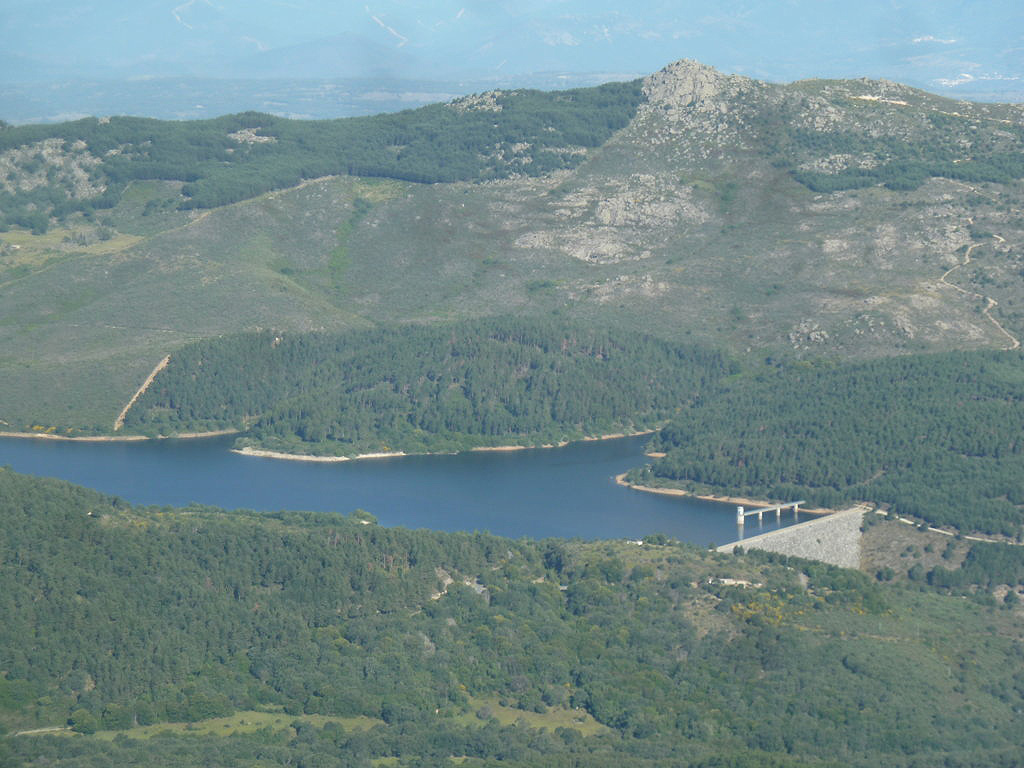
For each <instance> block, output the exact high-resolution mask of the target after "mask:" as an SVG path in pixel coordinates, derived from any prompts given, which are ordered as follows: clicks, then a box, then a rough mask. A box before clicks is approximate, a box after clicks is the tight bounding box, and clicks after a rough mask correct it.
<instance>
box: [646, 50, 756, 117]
mask: <svg viewBox="0 0 1024 768" xmlns="http://www.w3.org/2000/svg"><path fill="white" fill-rule="evenodd" d="M756 87H757V83H756V81H754V80H751V79H750V78H749V77H743V76H741V75H726V74H723V73H721V72H719V71H718V70H717V69H715V68H714V67H709V66H708V65H706V64H701V63H700V62H699V61H694V60H693V59H682V60H680V61H677V62H674V63H672V64H669V65H668V66H667V67H665V68H664V69H662V70H661V71H659V72H655V73H654V74H653V75H650V76H649V77H647V78H646V79H645V80H644V85H643V88H644V95H645V96H646V97H647V103H648V104H649V105H650V106H651V107H653V108H660V109H661V110H663V111H665V112H668V113H672V112H675V111H680V110H687V111H691V110H697V111H700V112H718V111H721V109H722V102H723V101H724V100H726V99H728V98H731V97H733V96H736V95H738V94H739V93H742V92H744V91H749V90H753V89H754V88H756Z"/></svg>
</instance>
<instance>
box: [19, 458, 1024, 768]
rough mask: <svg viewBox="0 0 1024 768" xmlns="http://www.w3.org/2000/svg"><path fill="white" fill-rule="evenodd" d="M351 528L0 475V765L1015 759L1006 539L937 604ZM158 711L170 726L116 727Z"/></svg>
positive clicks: (685, 553) (679, 561)
mask: <svg viewBox="0 0 1024 768" xmlns="http://www.w3.org/2000/svg"><path fill="white" fill-rule="evenodd" d="M361 519H362V518H361V516H359V515H353V516H352V517H347V518H346V517H341V516H338V515H333V514H302V513H280V514H271V515H259V514H254V513H247V512H225V511H223V510H214V509H207V508H198V507H191V508H187V509H180V510H176V509H170V508H132V507H129V506H128V505H126V504H124V503H122V502H119V501H117V500H116V499H112V498H110V497H105V496H102V495H100V494H97V493H94V492H91V491H87V490H84V489H81V488H75V487H72V486H69V485H67V484H63V483H58V482H55V481H47V480H40V479H34V478H29V477H26V476H21V475H17V474H15V473H13V472H12V471H10V470H0V523H2V525H0V579H2V583H3V584H4V589H3V590H2V591H0V669H2V670H3V675H2V677H0V728H2V729H6V731H7V736H6V737H0V750H4V751H6V755H7V758H6V759H7V763H8V764H11V765H19V766H20V765H36V766H43V765H47V766H51V767H52V766H92V765H97V766H98V765H110V764H122V765H168V764H174V765H178V766H182V767H183V768H185V767H187V766H192V765H208V764H209V763H210V761H211V760H213V761H215V762H216V763H217V764H218V765H254V764H285V763H292V764H304V765H323V766H368V765H371V764H374V765H377V764H380V762H379V761H380V759H381V758H391V760H393V761H397V762H396V763H395V764H398V765H410V766H411V765H422V764H433V765H437V764H441V765H443V764H447V762H448V759H449V758H452V757H455V758H459V759H462V758H468V759H469V760H468V763H469V764H470V765H479V766H483V765H497V764H501V765H505V766H542V765H543V766H552V765H555V766H559V765H564V766H569V765H575V764H586V765H594V766H600V765H618V766H622V765H626V766H645V767H647V766H650V767H651V768H653V767H654V766H663V765H669V764H671V765H682V766H694V767H696V766H705V767H706V768H710V767H711V766H723V765H728V766H764V765H769V766H779V767H780V768H781V767H783V766H785V767H795V766H825V765H828V766H839V765H853V766H877V765H889V766H897V767H899V766H919V767H920V768H924V766H933V765H936V764H942V763H943V762H944V761H945V762H949V763H950V764H953V765H958V766H979V767H980V766H985V767H986V768H988V767H989V766H1010V765H1013V764H1014V762H1015V761H1016V760H1017V759H1018V758H1019V756H1020V754H1021V749H1022V741H1021V737H1020V735H1019V733H1018V732H1017V729H1016V728H1015V723H1016V719H1017V714H1016V713H1017V711H1018V710H1019V709H1020V707H1021V706H1024V701H1022V690H1024V680H1021V679H1020V677H1021V676H1020V674H1019V673H1018V672H1015V671H1014V670H1017V669H1018V668H1019V667H1020V654H1021V647H1022V646H1021V641H1020V640H1021V637H1022V634H1021V633H1022V617H1021V615H1020V613H1019V609H1018V608H1012V609H1011V608H1009V607H1007V608H1005V609H1004V610H996V609H994V608H992V607H988V606H991V605H993V603H992V598H991V595H990V592H989V590H991V589H993V587H991V586H990V585H989V581H991V580H993V579H995V580H996V581H999V580H1000V579H1001V578H1002V579H1007V580H1008V581H1010V583H1013V582H1014V581H1015V580H1018V579H1019V578H1020V568H1019V566H1017V568H1016V570H1012V569H1011V570H1012V574H1011V573H1009V572H1008V571H1007V567H1006V562H1007V561H1005V558H1004V565H1002V566H998V567H996V566H993V567H986V566H983V565H982V566H978V565H972V566H971V568H972V570H970V571H967V572H966V579H965V580H964V581H963V584H962V588H963V589H965V590H966V592H965V593H966V594H968V595H973V596H974V597H975V598H977V599H972V600H962V599H960V598H958V597H944V596H942V595H939V594H936V593H935V592H929V591H921V592H919V591H916V590H915V589H906V588H903V587H899V586H891V585H879V584H876V583H873V581H872V580H871V579H869V578H868V577H866V576H864V575H862V574H859V573H857V572H855V571H843V570H840V569H836V568H832V567H829V566H824V565H820V564H813V563H810V562H806V561H790V560H787V559H786V558H779V557H764V556H753V555H750V556H733V555H728V556H727V555H719V554H713V553H707V552H702V551H699V550H697V549H694V548H690V547H686V546H678V545H671V544H666V543H664V539H663V537H656V536H655V537H651V538H650V539H649V542H650V543H648V544H645V545H643V546H637V545H635V544H628V543H615V542H603V543H602V542H598V543H594V544H582V543H579V542H565V541H544V542H529V541H518V542H514V541H509V540H503V539H498V538H496V537H492V536H487V535H483V534H472V535H470V534H441V533H432V532H428V531H417V532H412V531H406V530H401V529H391V530H389V529H382V528H379V527H377V526H375V525H373V524H368V525H364V524H362V523H361ZM1003 549H1006V550H1010V549H1011V548H1009V547H1004V548H1003ZM990 560H991V558H990ZM1018 560H1019V558H1018ZM979 567H980V568H981V570H979ZM725 577H728V578H730V579H739V580H741V582H742V583H727V582H725V581H723V579H724V578H725ZM972 581H973V583H978V582H979V581H980V582H981V583H982V585H981V586H979V587H970V585H969V583H968V582H972ZM1004 589H1005V587H1004ZM26 638H31V641H30V642H26ZM239 711H241V713H242V714H241V720H239V719H237V718H236V719H234V720H230V718H229V719H228V720H225V721H223V722H224V724H223V726H221V725H217V726H216V728H221V732H223V733H225V734H232V735H223V736H219V735H211V734H210V733H209V730H210V724H211V723H218V724H219V723H221V722H222V721H220V720H211V719H210V718H216V717H220V716H226V715H230V714H231V713H233V712H239ZM360 717H361V718H362V719H361V720H360V719H359V718H360ZM247 719H248V722H256V723H262V725H260V726H259V727H258V728H256V729H248V730H247V729H246V728H245V726H244V724H245V722H246V721H247ZM170 720H178V721H191V722H192V723H193V725H192V726H191V730H188V729H185V730H182V729H181V728H180V727H179V728H177V729H175V730H174V731H173V732H172V733H170V734H169V735H166V736H152V737H151V734H152V733H153V732H154V729H152V728H148V729H147V728H144V727H137V726H136V724H138V725H139V726H142V725H144V724H147V723H160V722H165V721H170ZM229 721H230V722H229ZM65 723H70V724H71V727H72V728H73V733H66V732H65V733H62V734H59V735H48V734H46V733H39V734H27V735H14V733H15V732H20V731H23V730H32V729H34V728H43V727H54V726H62V725H64V724H65ZM230 723H234V724H233V725H232V724H230ZM367 728H369V729H370V730H366V729H367ZM542 728H546V729H547V730H541V729H542ZM97 729H99V731H101V733H99V734H97V735H96V736H87V735H74V734H75V733H77V734H90V733H92V732H93V731H95V730H97ZM225 729H226V730H225ZM115 732H123V733H124V734H125V736H124V737H121V738H118V739H114V740H113V742H110V741H107V740H101V738H100V737H104V738H105V739H110V738H111V737H112V736H113V735H114V734H115ZM126 737H127V738H126ZM3 754H4V752H3V751H0V755H3ZM371 761H375V762H371Z"/></svg>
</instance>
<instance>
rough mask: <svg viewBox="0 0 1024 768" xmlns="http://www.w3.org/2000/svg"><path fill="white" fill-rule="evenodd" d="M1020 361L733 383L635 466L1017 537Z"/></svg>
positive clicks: (809, 371)
mask: <svg viewBox="0 0 1024 768" xmlns="http://www.w3.org/2000/svg"><path fill="white" fill-rule="evenodd" d="M1022 400H1024V356H1022V355H1021V353H1020V352H973V353H963V352H956V353H947V354H941V355H916V356H911V357H900V358H890V359H886V360H877V361H873V362H869V363H847V364H820V365H811V364H801V365H796V366H783V367H780V368H778V369H776V370H767V371H765V372H764V373H762V374H761V375H757V376H748V377H742V378H738V379H735V380H733V381H732V382H730V383H729V384H728V386H726V387H724V388H722V389H719V390H717V391H715V392H714V393H712V394H709V395H707V396H705V397H702V398H700V399H699V400H698V401H696V402H694V403H693V404H691V405H690V406H688V407H686V408H685V409H684V411H683V413H682V414H680V416H679V418H677V419H676V420H675V421H673V423H672V424H670V425H669V426H667V427H665V428H664V429H663V430H662V431H661V433H660V434H659V435H658V436H657V437H656V438H655V439H654V441H653V444H652V448H653V449H655V450H657V451H663V452H666V454H667V455H666V456H665V457H664V458H661V459H658V460H656V461H654V462H653V463H652V464H651V465H650V466H648V467H646V468H644V469H641V470H637V471H634V472H633V474H632V479H633V480H635V481H637V482H640V483H646V484H651V483H657V482H659V481H670V482H673V483H681V484H683V485H684V486H687V487H691V488H694V489H712V490H714V491H716V492H725V493H731V494H737V495H753V496H754V498H762V497H764V498H781V499H788V500H792V499H796V498H801V499H808V500H809V501H811V502H812V503H815V504H821V505H823V506H830V507H835V506H838V505H841V504H846V503H848V502H851V501H855V500H862V499H863V500H870V501H873V502H875V503H885V504H890V505H892V507H893V508H894V510H895V511H897V512H898V513H900V514H905V515H912V516H915V517H918V518H921V519H924V520H928V521H930V522H932V523H938V524H942V525H949V526H953V527H955V528H959V529H962V530H978V531H983V532H986V533H999V534H1004V535H1007V536H1013V537H1019V536H1020V535H1021V533H1022V528H1021V509H1022V505H1024V442H1022V436H1024V407H1022V406H1024V402H1022Z"/></svg>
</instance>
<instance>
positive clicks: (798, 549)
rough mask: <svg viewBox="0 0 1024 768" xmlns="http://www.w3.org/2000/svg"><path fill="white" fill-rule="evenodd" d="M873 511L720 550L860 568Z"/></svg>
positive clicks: (864, 508) (863, 507) (850, 512)
mask: <svg viewBox="0 0 1024 768" xmlns="http://www.w3.org/2000/svg"><path fill="white" fill-rule="evenodd" d="M870 510H871V507H870V506H868V505H867V504H858V505H857V506H854V507H850V508H849V509H844V510H842V511H840V512H835V513H833V514H831V515H825V516H824V517H819V518H816V519H814V520H808V521H806V522H803V523H797V524H796V525H791V526H789V527H788V528H781V529H779V530H777V531H769V532H768V533H762V534H759V535H757V536H750V537H749V538H746V539H742V540H741V541H734V542H732V543H731V544H723V545H722V546H720V547H718V551H719V552H732V551H733V550H734V549H735V548H736V547H743V549H763V550H765V551H766V552H775V553H777V554H780V555H790V556H794V557H804V558H807V559H808V560H820V561H822V562H824V563H831V564H832V565H838V566H841V567H843V568H859V567H860V539H861V530H860V525H861V521H862V520H863V519H864V514H865V513H866V512H868V511H870Z"/></svg>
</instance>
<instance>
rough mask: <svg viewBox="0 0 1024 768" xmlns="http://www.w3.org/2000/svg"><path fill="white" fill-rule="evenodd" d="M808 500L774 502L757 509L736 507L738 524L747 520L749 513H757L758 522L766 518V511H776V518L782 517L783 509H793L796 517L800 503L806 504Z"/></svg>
mask: <svg viewBox="0 0 1024 768" xmlns="http://www.w3.org/2000/svg"><path fill="white" fill-rule="evenodd" d="M806 503H807V502H806V501H803V500H801V501H790V502H788V503H786V504H772V505H769V506H767V507H758V508H757V509H744V508H743V507H736V525H743V524H744V523H746V522H747V516H748V515H757V522H759V523H760V522H761V521H762V520H764V513H765V512H774V513H775V519H776V520H780V519H782V510H784V509H792V510H793V516H794V517H795V516H796V515H797V513H798V512H799V511H800V505H801V504H806Z"/></svg>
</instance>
